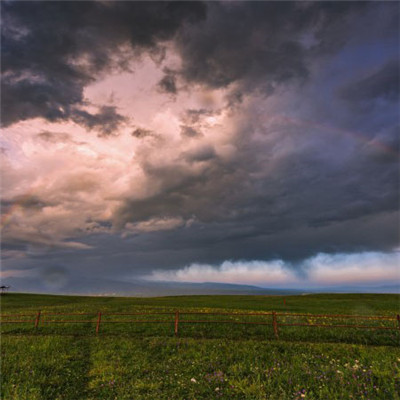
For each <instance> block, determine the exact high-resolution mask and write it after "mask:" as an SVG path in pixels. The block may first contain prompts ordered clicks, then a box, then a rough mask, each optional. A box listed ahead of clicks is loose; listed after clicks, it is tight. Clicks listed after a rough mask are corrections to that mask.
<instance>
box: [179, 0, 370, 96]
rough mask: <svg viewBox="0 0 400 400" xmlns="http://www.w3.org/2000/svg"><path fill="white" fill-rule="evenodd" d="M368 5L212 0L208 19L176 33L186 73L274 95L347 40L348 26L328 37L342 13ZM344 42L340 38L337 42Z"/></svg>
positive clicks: (220, 84)
mask: <svg viewBox="0 0 400 400" xmlns="http://www.w3.org/2000/svg"><path fill="white" fill-rule="evenodd" d="M364 7H365V4H364V3H362V2H359V3H354V2H351V3H350V2H348V3H344V2H342V3H338V2H336V3H334V4H333V3H325V2H317V3H305V2H231V3H225V2H213V3H209V4H208V18H207V19H206V20H204V21H200V22H199V23H198V24H196V25H195V26H190V27H187V28H186V29H184V30H183V31H182V32H181V33H180V34H179V35H178V46H179V50H180V52H181V54H182V57H183V67H182V71H181V72H182V75H183V77H184V78H185V79H186V80H187V81H189V82H196V83H201V84H206V85H208V86H211V87H214V88H218V87H225V86H227V85H229V84H230V83H232V82H235V81H241V83H242V84H243V85H244V87H245V89H246V90H249V89H254V88H259V89H263V90H264V91H266V92H267V93H270V92H271V91H272V90H273V88H274V85H276V84H277V83H280V82H285V81H290V80H293V79H300V80H302V79H304V78H306V77H307V76H308V74H309V71H308V66H309V65H308V64H309V62H310V57H312V56H314V55H315V54H318V52H321V51H324V52H326V51H328V49H332V48H333V47H334V46H337V45H338V44H337V42H338V41H339V42H340V45H343V43H344V42H345V41H346V33H347V32H348V28H349V26H348V25H346V24H341V26H342V28H343V29H342V31H341V32H336V35H335V36H334V38H331V37H330V34H331V31H332V29H333V27H334V26H335V25H338V24H340V21H341V19H343V17H344V15H346V16H348V14H351V13H352V12H353V11H354V12H362V11H363V9H364ZM339 39H341V40H339Z"/></svg>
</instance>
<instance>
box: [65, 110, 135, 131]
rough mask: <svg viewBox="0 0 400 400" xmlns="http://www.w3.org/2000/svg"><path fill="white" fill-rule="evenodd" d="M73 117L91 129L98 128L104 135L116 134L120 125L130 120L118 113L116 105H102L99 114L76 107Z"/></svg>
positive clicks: (75, 120)
mask: <svg viewBox="0 0 400 400" xmlns="http://www.w3.org/2000/svg"><path fill="white" fill-rule="evenodd" d="M71 119H72V120H73V121H74V122H76V123H78V124H80V125H83V126H85V127H86V128H87V129H89V130H91V129H93V128H97V129H98V130H99V131H100V132H101V133H102V135H104V136H108V135H112V134H116V132H117V129H118V127H119V126H120V125H121V124H122V123H125V122H127V121H128V118H126V117H124V116H122V115H120V114H118V113H117V112H116V107H112V106H102V107H100V111H99V112H98V113H97V114H91V113H89V112H87V111H83V110H79V109H75V110H73V112H72V115H71Z"/></svg>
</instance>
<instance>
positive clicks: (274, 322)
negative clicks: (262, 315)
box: [272, 311, 279, 339]
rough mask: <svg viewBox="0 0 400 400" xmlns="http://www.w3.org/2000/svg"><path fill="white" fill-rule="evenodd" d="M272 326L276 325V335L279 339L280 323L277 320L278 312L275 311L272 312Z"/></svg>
mask: <svg viewBox="0 0 400 400" xmlns="http://www.w3.org/2000/svg"><path fill="white" fill-rule="evenodd" d="M272 326H273V327H274V334H275V337H276V338H277V339H279V334H278V323H277V321H276V312H275V311H273V312H272Z"/></svg>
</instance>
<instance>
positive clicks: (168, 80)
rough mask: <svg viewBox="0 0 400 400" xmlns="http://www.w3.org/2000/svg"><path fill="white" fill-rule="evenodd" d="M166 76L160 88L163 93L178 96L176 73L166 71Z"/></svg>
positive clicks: (159, 84)
mask: <svg viewBox="0 0 400 400" xmlns="http://www.w3.org/2000/svg"><path fill="white" fill-rule="evenodd" d="M166 72H167V73H166V75H164V77H163V78H162V79H161V80H160V82H159V83H158V86H159V87H160V89H161V90H162V91H163V92H166V93H170V94H176V92H177V87H176V73H175V72H173V71H170V70H167V71H166Z"/></svg>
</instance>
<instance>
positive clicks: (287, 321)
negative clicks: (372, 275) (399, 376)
mask: <svg viewBox="0 0 400 400" xmlns="http://www.w3.org/2000/svg"><path fill="white" fill-rule="evenodd" d="M221 318H222V319H221ZM360 322H363V323H360ZM0 324H1V325H3V324H6V325H8V324H22V325H25V326H26V325H28V326H29V325H31V326H32V327H33V329H34V330H35V331H37V330H38V329H39V328H40V327H42V326H48V325H51V324H91V325H93V327H94V331H95V332H96V334H97V335H99V334H100V333H101V330H102V329H103V327H104V326H105V324H107V325H109V324H110V326H113V325H112V324H133V325H134V324H170V325H172V326H173V332H174V335H175V336H178V333H179V330H180V329H181V326H182V325H183V324H185V325H195V324H207V325H211V326H213V325H214V326H215V324H218V325H224V324H228V325H253V326H254V325H267V326H270V327H271V328H272V331H273V334H274V336H275V338H277V339H279V335H280V333H281V332H282V331H284V330H285V329H289V328H290V327H305V328H328V329H344V328H346V329H349V328H350V329H352V328H354V329H365V330H386V331H387V330H397V331H398V332H399V333H400V315H399V314H397V315H396V316H368V315H341V314H304V313H303V314H300V313H299V314H295V313H277V312H275V311H271V312H263V313H233V312H204V311H182V310H175V311H173V312H168V311H166V312H159V311H152V312H123V313H109V312H102V311H98V312H92V313H54V312H41V311H38V312H37V313H35V314H33V313H32V314H1V315H0Z"/></svg>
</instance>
